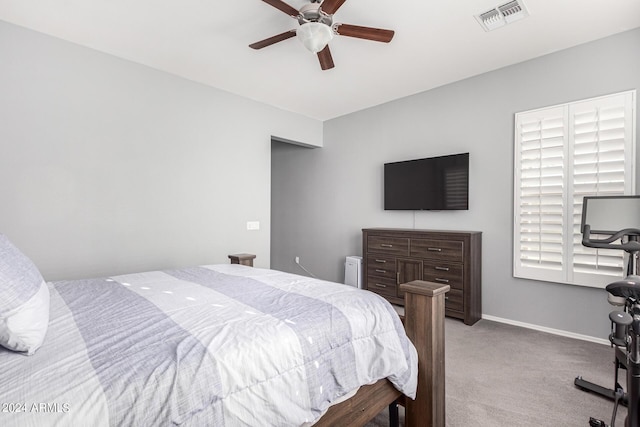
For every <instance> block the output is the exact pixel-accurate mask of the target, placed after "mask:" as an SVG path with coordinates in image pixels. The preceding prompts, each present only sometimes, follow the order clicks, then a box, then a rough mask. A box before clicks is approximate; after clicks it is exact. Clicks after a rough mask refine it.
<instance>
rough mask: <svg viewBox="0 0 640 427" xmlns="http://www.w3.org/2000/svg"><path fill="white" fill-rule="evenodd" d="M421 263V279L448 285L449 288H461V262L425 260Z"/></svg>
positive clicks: (462, 278)
mask: <svg viewBox="0 0 640 427" xmlns="http://www.w3.org/2000/svg"><path fill="white" fill-rule="evenodd" d="M422 265H423V270H422V277H423V279H422V280H426V281H427V282H435V283H441V284H445V285H449V286H451V289H460V290H462V289H463V284H464V275H463V269H464V267H463V266H462V264H451V263H448V262H438V261H432V260H425V261H423V263H422Z"/></svg>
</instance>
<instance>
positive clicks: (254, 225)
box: [247, 221, 260, 230]
mask: <svg viewBox="0 0 640 427" xmlns="http://www.w3.org/2000/svg"><path fill="white" fill-rule="evenodd" d="M247 230H260V221H247Z"/></svg>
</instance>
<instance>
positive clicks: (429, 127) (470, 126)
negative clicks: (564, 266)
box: [271, 29, 640, 338]
mask: <svg viewBox="0 0 640 427" xmlns="http://www.w3.org/2000/svg"><path fill="white" fill-rule="evenodd" d="M638 52H640V29H636V30H633V31H630V32H625V33H622V34H619V35H616V36H613V37H609V38H606V39H602V40H598V41H595V42H592V43H588V44H584V45H581V46H577V47H575V48H572V49H568V50H565V51H561V52H557V53H553V54H550V55H546V56H544V57H540V58H537V59H534V60H531V61H528V62H524V63H520V64H517V65H514V66H510V67H506V68H503V69H499V70H496V71H493V72H490V73H486V74H483V75H480V76H476V77H473V78H470V79H466V80H463V81H460V82H457V83H454V84H450V85H447V86H444V87H440V88H437V89H434V90H430V91H427V92H423V93H420V94H417V95H414V96H411V97H407V98H403V99H400V100H397V101H394V102H390V103H387V104H384V105H381V106H378V107H375V108H371V109H368V110H364V111H360V112H356V113H353V114H350V115H347V116H343V117H340V118H337V119H334V120H330V121H328V122H325V124H324V148H322V149H308V148H301V147H295V146H290V145H285V144H273V149H272V183H273V185H272V228H271V230H272V244H271V266H272V268H276V269H282V270H287V271H294V272H300V273H303V272H301V271H300V270H299V268H298V267H297V266H296V265H295V264H294V263H293V258H294V256H299V257H300V260H301V263H302V264H303V265H304V266H305V267H307V268H308V269H309V270H310V271H311V272H313V273H314V274H316V275H317V276H319V277H321V278H324V279H328V280H334V281H342V280H343V276H344V271H343V263H344V257H345V256H346V255H361V254H362V248H361V231H360V230H361V229H362V228H364V227H402V228H413V227H415V228H427V229H454V230H479V231H482V232H483V263H482V268H483V272H482V286H483V291H482V298H483V313H484V314H486V315H491V316H496V317H500V318H504V319H509V320H512V321H517V322H525V323H529V324H533V325H538V326H542V327H546V328H553V329H559V330H564V331H568V332H572V333H576V334H583V335H588V336H593V337H597V338H606V336H607V335H608V332H609V324H608V320H607V315H608V313H609V311H610V310H611V306H609V305H608V304H607V303H606V293H605V291H604V290H599V289H593V288H585V287H580V286H571V285H561V284H555V283H546V282H538V281H531V280H522V279H515V278H513V277H512V266H513V255H512V247H513V243H512V236H513V230H512V227H513V225H512V224H513V222H512V215H513V132H514V130H513V121H514V113H516V112H518V111H523V110H529V109H533V108H538V107H544V106H548V105H554V104H559V103H565V102H569V101H574V100H579V99H584V98H590V97H595V96H599V95H605V94H609V93H613V92H618V91H624V90H629V89H635V88H640V55H639V54H638ZM638 123H640V120H638ZM638 151H640V150H638ZM459 152H470V189H469V190H470V200H469V203H470V208H469V210H468V211H462V212H416V213H414V212H391V211H390V212H385V211H384V210H383V209H382V176H383V173H382V165H383V163H385V162H391V161H398V160H406V159H412V158H419V157H428V156H437V155H443V154H452V153H459ZM639 188H640V187H639Z"/></svg>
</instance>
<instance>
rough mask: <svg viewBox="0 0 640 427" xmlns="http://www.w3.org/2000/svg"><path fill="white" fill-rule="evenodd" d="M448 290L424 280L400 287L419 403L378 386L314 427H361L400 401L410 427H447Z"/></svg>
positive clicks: (365, 389) (386, 384)
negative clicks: (412, 348)
mask: <svg viewBox="0 0 640 427" xmlns="http://www.w3.org/2000/svg"><path fill="white" fill-rule="evenodd" d="M449 289H450V287H449V285H444V286H443V285H441V284H438V283H431V282H425V281H422V280H415V281H413V282H409V283H404V284H402V285H400V290H402V291H403V292H404V293H405V297H404V301H405V315H404V327H405V330H406V332H407V336H408V337H409V339H410V340H411V342H413V345H415V347H416V350H417V351H418V393H417V395H416V399H415V400H411V399H403V397H404V395H403V394H402V393H400V392H399V391H398V390H396V389H395V387H393V385H391V383H390V382H389V381H388V380H386V379H385V380H380V381H378V382H377V383H375V384H372V385H368V386H364V387H361V388H360V390H358V392H357V393H356V395H355V396H353V397H352V398H351V399H349V400H346V401H344V402H342V403H339V404H337V405H334V406H332V407H330V408H329V410H328V411H327V413H326V414H325V415H324V416H323V417H322V418H321V419H320V421H318V422H317V423H316V424H314V426H321V427H329V426H362V425H364V424H366V423H367V422H368V421H370V420H371V419H372V418H374V417H375V416H376V415H378V414H379V413H380V412H381V411H382V410H384V408H386V407H387V406H389V405H391V404H393V403H394V402H396V401H397V400H398V399H403V400H404V405H405V408H406V409H405V423H404V425H405V426H406V427H443V426H444V425H445V399H444V397H445V395H444V392H445V389H444V381H445V378H444V294H445V293H446V292H447V291H449Z"/></svg>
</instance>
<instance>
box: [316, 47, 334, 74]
mask: <svg viewBox="0 0 640 427" xmlns="http://www.w3.org/2000/svg"><path fill="white" fill-rule="evenodd" d="M318 59H319V60H320V68H322V69H323V70H329V69H331V68H333V67H334V65H333V58H332V57H331V51H330V50H329V45H326V46H325V47H324V49H322V50H321V51H320V52H318Z"/></svg>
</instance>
